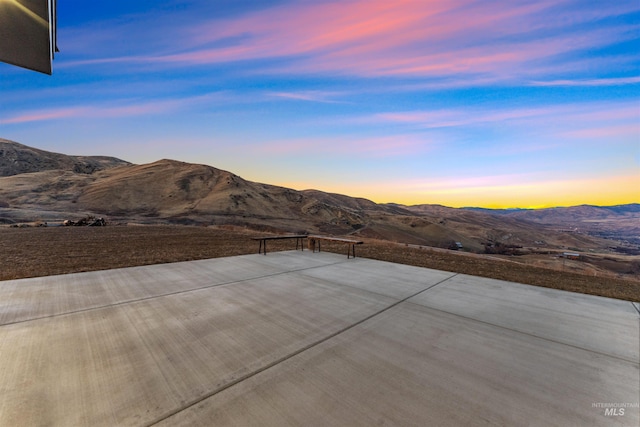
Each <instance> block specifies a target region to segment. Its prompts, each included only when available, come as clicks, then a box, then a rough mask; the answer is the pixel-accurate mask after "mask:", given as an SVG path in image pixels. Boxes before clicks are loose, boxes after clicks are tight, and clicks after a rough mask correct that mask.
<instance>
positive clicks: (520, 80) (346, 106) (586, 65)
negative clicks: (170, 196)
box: [0, 0, 640, 208]
mask: <svg viewBox="0 0 640 427" xmlns="http://www.w3.org/2000/svg"><path fill="white" fill-rule="evenodd" d="M58 45H59V47H60V53H59V54H57V55H56V59H55V61H54V64H53V65H54V73H53V76H46V75H40V74H37V73H33V72H30V71H27V70H23V69H20V68H16V67H13V66H10V65H7V64H0V138H6V139H10V140H14V141H17V142H20V143H23V144H27V145H31V146H34V147H37V148H41V149H44V150H49V151H56V152H62V153H65V154H75V155H109V156H116V157H119V158H122V159H124V160H128V161H131V162H134V163H148V162H153V161H155V160H158V159H162V158H172V159H176V160H181V161H186V162H194V163H204V164H209V165H211V166H214V167H217V168H220V169H225V170H228V171H231V172H233V173H236V174H238V175H240V176H242V177H243V178H245V179H249V180H254V181H260V182H265V183H269V184H274V185H282V186H289V187H292V188H295V189H300V190H301V189H306V188H314V189H319V190H323V191H329V192H336V193H342V194H348V195H351V196H358V197H366V198H369V199H371V200H374V201H376V202H381V203H385V202H396V203H404V204H422V203H431V204H442V205H447V206H452V207H461V206H481V207H500V208H505V207H551V206H569V205H579V204H598V205H615V204H623V203H632V202H640V49H639V46H640V4H639V3H638V2H637V0H633V1H624V0H623V1H617V2H596V3H594V2H590V1H584V0H554V1H546V0H543V1H522V2H521V1H517V2H513V1H507V0H488V1H483V2H475V1H470V0H454V1H446V2H444V1H435V0H401V1H391V2H390V1H387V0H339V1H338V0H332V1H328V0H318V1H305V0H295V1H294V0H277V1H273V2H255V1H233V0H217V1H213V2H211V1H204V0H195V1H189V2H186V1H176V0H165V1H163V0H161V1H153V2H151V1H147V0H143V1H136V2H131V1H124V0H114V1H113V2H110V5H109V7H104V6H103V5H102V6H100V7H99V5H97V4H94V3H92V2H80V1H68V2H59V3H58Z"/></svg>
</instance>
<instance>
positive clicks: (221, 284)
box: [0, 261, 346, 328]
mask: <svg viewBox="0 0 640 427" xmlns="http://www.w3.org/2000/svg"><path fill="white" fill-rule="evenodd" d="M344 262H346V261H338V262H335V263H331V264H323V265H318V266H313V267H304V268H299V269H295V270H287V271H279V272H277V273H271V274H265V275H263V276H257V277H249V278H246V279H241V280H232V281H229V282H222V283H213V284H209V285H205V286H200V287H197V288H190V289H182V290H179V291H174V292H166V293H162V294H157V295H151V296H148V297H142V298H134V299H128V300H124V301H117V302H113V303H110V304H104V305H97V306H94V307H86V308H80V309H78V310H70V311H65V312H62V313H54V314H49V315H46V316H39V317H32V318H29V319H22V320H16V321H13V322H6V323H2V324H0V328H2V327H4V326H9V325H16V324H19V323H27V322H35V321H38V320H42V319H52V318H54V317H62V316H71V315H73V314H79V313H86V312H89V311H94V310H103V309H107V308H113V307H118V306H121V305H126V304H135V303H137V302H144V301H150V300H153V299H156V298H164V297H170V296H174V295H180V294H186V293H189V292H196V291H202V290H206V289H211V288H217V287H219V286H229V285H235V284H238V283H244V282H250V281H252V280H260V279H265V278H267V277H275V276H280V275H282V274H291V273H297V272H300V271H305V270H312V269H314V268H320V267H326V266H327V265H335V264H342V263H344Z"/></svg>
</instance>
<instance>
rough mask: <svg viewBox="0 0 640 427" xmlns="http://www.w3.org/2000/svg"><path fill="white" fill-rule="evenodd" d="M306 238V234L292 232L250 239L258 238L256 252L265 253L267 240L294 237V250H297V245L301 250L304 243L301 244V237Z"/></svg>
mask: <svg viewBox="0 0 640 427" xmlns="http://www.w3.org/2000/svg"><path fill="white" fill-rule="evenodd" d="M306 238H307V235H306V234H294V235H283V236H264V237H252V238H251V240H259V241H260V246H259V247H258V253H262V254H264V255H266V254H267V240H283V239H296V250H298V245H300V248H301V250H303V251H304V245H303V244H302V239H306Z"/></svg>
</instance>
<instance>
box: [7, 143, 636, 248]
mask: <svg viewBox="0 0 640 427" xmlns="http://www.w3.org/2000/svg"><path fill="white" fill-rule="evenodd" d="M578 208H580V210H570V209H571V208H568V209H569V210H564V211H563V210H556V211H548V212H547V211H544V212H543V211H541V212H538V211H514V212H497V211H495V212H493V211H486V210H482V211H478V210H471V209H453V208H448V207H445V206H439V205H419V206H403V205H398V204H376V203H374V202H372V201H370V200H367V199H363V198H357V197H350V196H346V195H341V194H333V193H326V192H323V191H319V190H303V191H298V190H293V189H290V188H284V187H279V186H274V185H269V184H262V183H257V182H252V181H248V180H245V179H243V178H241V177H239V176H237V175H235V174H233V173H231V172H228V171H224V170H221V169H217V168H215V167H212V166H208V165H199V164H190V163H184V162H179V161H175V160H166V159H165V160H159V161H156V162H153V163H149V164H143V165H134V164H130V163H128V162H126V161H124V160H120V159H115V158H113V157H99V156H67V155H64V154H58V153H50V152H46V151H43V150H38V149H35V148H31V147H27V146H24V145H21V144H18V143H15V142H11V141H7V140H0V223H5V224H12V223H19V222H33V221H48V222H50V223H54V222H61V221H62V220H64V219H73V218H76V219H77V218H78V217H82V216H85V215H95V216H101V217H105V218H106V219H107V220H108V222H110V223H112V224H113V223H143V224H199V225H234V226H242V227H248V228H252V229H258V230H263V231H273V232H310V233H318V232H320V233H328V234H335V235H356V236H361V237H368V238H375V239H381V240H389V241H395V242H401V243H405V244H414V245H428V246H436V247H442V248H449V247H452V246H454V243H455V242H458V243H460V244H461V245H462V246H463V248H464V249H465V250H469V251H473V252H482V251H483V250H484V249H485V246H486V245H487V244H488V245H496V244H502V245H509V246H513V247H540V246H544V247H551V248H583V249H585V250H589V249H596V248H602V247H607V246H610V245H611V242H610V241H607V240H606V239H602V238H601V237H608V236H606V235H603V234H600V235H598V234H591V235H590V234H589V233H580V232H567V230H565V228H566V225H565V224H566V223H567V222H570V221H573V222H574V223H575V221H577V218H579V221H580V223H581V224H590V225H591V226H594V227H595V225H594V224H596V223H594V222H589V221H600V222H598V224H600V226H602V225H603V224H604V225H605V226H606V225H607V224H608V225H609V226H610V227H609V230H611V229H615V227H613V228H611V225H613V224H615V223H616V221H617V219H620V218H624V220H625V221H628V224H629V227H631V228H630V230H631V229H633V226H632V224H637V223H638V221H637V219H639V218H640V212H638V210H637V209H636V207H634V206H630V207H629V208H628V210H624V209H623V208H622V207H618V208H615V209H607V208H598V207H590V208H589V209H591V210H588V209H587V208H586V207H578ZM594 209H595V210H594ZM634 209H636V210H635V211H634ZM579 212H582V214H579ZM616 215H617V216H616ZM567 218H572V220H570V219H567ZM616 218H617V219H616ZM635 227H637V225H635Z"/></svg>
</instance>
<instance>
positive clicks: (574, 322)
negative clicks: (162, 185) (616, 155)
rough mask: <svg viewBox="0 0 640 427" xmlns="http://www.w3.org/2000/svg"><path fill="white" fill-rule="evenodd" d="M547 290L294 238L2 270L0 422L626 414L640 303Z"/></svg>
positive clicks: (325, 421) (520, 420) (442, 420)
mask: <svg viewBox="0 0 640 427" xmlns="http://www.w3.org/2000/svg"><path fill="white" fill-rule="evenodd" d="M558 292H559V291H553V290H546V289H540V288H532V287H527V286H524V285H518V284H511V283H507V282H498V281H491V280H489V279H480V278H474V277H472V276H463V275H456V274H452V273H447V272H439V271H434V270H428V269H421V268H416V267H408V266H401V265H397V264H389V263H383V262H379V261H373V260H366V259H363V258H356V259H355V260H353V259H351V260H347V259H346V258H345V257H344V256H343V255H337V254H331V253H315V254H314V253H311V252H308V251H305V252H300V251H298V252H296V251H290V252H278V253H268V254H267V255H266V256H264V255H258V254H255V255H247V256H242V257H232V258H225V259H214V260H204V261H194V262H188V263H177V264H166V265H159V266H148V267H136V268H129V269H120V270H110V271H103V272H93V273H81V274H76V275H65V276H53V277H49V278H40V279H25V280H20V281H6V282H0V320H1V321H2V324H0V396H2V399H0V425H21V426H31V425H64V426H66V425H92V426H93V425H96V426H100V425H109V426H111V425H125V426H126V425H134V426H138V425H156V424H161V425H203V426H204V425H216V426H217V425H222V426H224V425H243V426H244V425H260V426H269V425H272V426H281V425H305V426H306V425H311V426H313V425H349V426H351V425H356V426H357V425H383V424H384V425H478V424H503V425H519V424H529V425H580V426H588V425H634V426H635V425H637V424H638V422H639V421H640V416H639V414H638V406H637V405H638V402H639V401H640V396H639V393H640V391H639V389H640V373H639V367H638V351H639V350H638V343H637V340H638V335H639V334H640V329H639V323H640V314H638V312H637V311H636V310H635V308H634V306H633V305H632V304H631V303H626V302H622V301H616V300H607V299H600V298H597V297H588V296H585V295H578V294H567V293H561V292H560V293H558ZM634 321H635V327H634V326H633V325H634V323H633V322H634ZM585 325H586V326H585ZM607 328H609V329H615V328H618V329H619V331H618V332H612V333H610V334H607V333H605V332H606V330H607ZM585 329H586V330H588V331H593V332H591V333H589V334H585V333H584V332H583V330H585ZM634 333H635V336H633V334H634ZM625 336H626V337H627V339H623V338H624V337H625ZM606 404H628V405H636V406H635V407H628V406H627V407H626V408H625V413H624V414H620V412H618V413H617V414H616V415H613V414H611V413H608V414H607V413H605V405H606Z"/></svg>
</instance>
